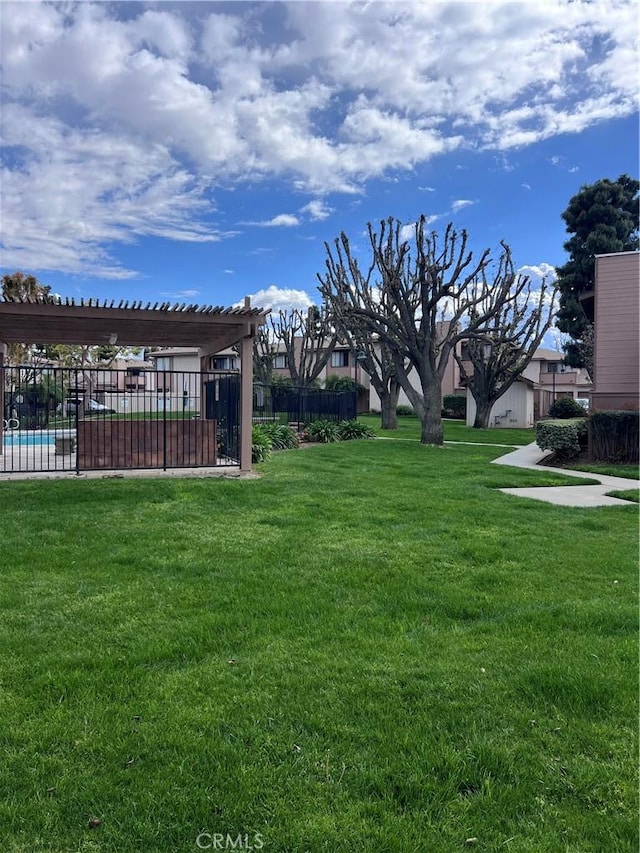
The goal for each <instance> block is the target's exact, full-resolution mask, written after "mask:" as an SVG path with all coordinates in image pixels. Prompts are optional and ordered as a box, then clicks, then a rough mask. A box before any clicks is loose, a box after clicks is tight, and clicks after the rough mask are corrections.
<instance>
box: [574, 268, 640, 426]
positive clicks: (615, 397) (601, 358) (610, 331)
mask: <svg viewBox="0 0 640 853" xmlns="http://www.w3.org/2000/svg"><path fill="white" fill-rule="evenodd" d="M585 311H586V312H587V313H588V312H589V306H588V304H587V305H585ZM592 319H593V321H594V352H593V364H594V374H595V376H594V377H593V379H594V387H593V392H592V395H591V407H592V408H593V409H638V408H640V252H619V253H617V254H612V255H597V256H596V274H595V294H594V300H593V318H592Z"/></svg>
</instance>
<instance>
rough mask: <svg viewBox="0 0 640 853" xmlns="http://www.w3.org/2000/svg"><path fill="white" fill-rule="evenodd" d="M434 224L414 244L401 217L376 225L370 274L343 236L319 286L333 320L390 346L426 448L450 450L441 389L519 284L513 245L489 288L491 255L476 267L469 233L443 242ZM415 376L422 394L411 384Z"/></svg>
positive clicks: (422, 222)
mask: <svg viewBox="0 0 640 853" xmlns="http://www.w3.org/2000/svg"><path fill="white" fill-rule="evenodd" d="M426 224H427V223H426V218H425V217H424V216H421V217H420V219H419V220H418V221H417V222H416V223H415V226H414V227H413V233H412V239H411V241H409V240H405V239H404V237H403V233H404V232H403V229H402V224H401V223H400V222H399V221H398V220H395V219H394V218H393V217H390V218H389V219H387V220H386V221H383V222H381V223H380V230H379V232H376V231H375V230H374V228H373V226H372V225H371V224H369V225H368V227H367V231H368V235H369V243H370V249H371V261H370V264H369V268H368V271H366V272H362V271H361V269H360V266H359V264H358V261H357V260H356V258H355V257H354V255H353V253H352V251H351V248H350V245H349V239H348V237H347V236H346V234H344V232H343V233H342V234H341V235H340V238H339V239H337V240H335V241H334V244H333V246H331V245H330V244H328V243H326V244H325V247H326V251H327V259H326V271H325V273H324V275H321V276H319V279H320V283H321V288H320V289H321V292H322V295H323V297H324V299H325V301H326V303H327V305H329V306H330V310H331V312H332V314H335V315H336V316H338V317H340V318H341V322H342V323H344V325H345V326H347V327H348V326H349V325H350V324H352V323H353V322H357V323H361V324H362V325H363V326H364V327H365V328H366V329H367V331H368V332H369V334H370V335H376V336H377V337H378V338H379V339H380V340H381V341H384V342H385V343H386V345H387V347H388V351H389V353H390V355H391V358H392V359H393V364H394V367H395V371H396V377H397V380H398V382H399V383H400V385H401V386H402V388H403V389H404V391H405V394H406V395H407V397H408V398H409V401H410V402H411V404H412V406H413V408H414V409H415V411H416V414H417V415H418V417H419V418H420V422H421V426H422V430H421V441H422V442H423V443H424V444H442V441H443V433H442V390H441V386H442V379H443V376H444V373H445V370H446V367H447V364H448V362H449V358H450V357H451V354H452V352H453V351H454V349H455V347H456V344H457V343H458V341H459V340H461V338H463V337H467V338H468V337H470V335H472V334H473V333H474V332H475V331H476V330H477V329H480V328H483V326H485V325H486V324H487V323H488V322H489V321H490V319H491V318H492V316H493V314H494V313H495V311H496V310H497V308H496V306H501V305H502V304H503V303H505V302H506V301H508V300H509V298H510V295H509V294H510V288H511V285H512V281H511V279H510V278H509V276H508V274H507V270H508V265H505V261H504V258H505V256H507V255H509V250H508V247H507V246H506V245H505V244H502V249H503V254H502V258H501V261H500V263H499V265H498V270H497V272H496V273H495V275H494V276H493V278H492V280H491V281H489V278H488V273H489V267H490V265H491V257H490V251H489V249H486V250H485V251H484V252H483V253H482V254H481V256H480V258H479V260H474V257H473V254H472V252H471V251H470V250H468V239H467V233H466V231H462V232H461V233H460V234H458V233H457V232H456V231H455V230H454V228H453V225H452V224H449V225H448V226H447V228H446V231H445V234H444V237H443V238H442V241H441V242H439V240H438V236H437V234H435V233H433V232H431V233H428V232H427V231H426ZM374 274H375V275H374ZM490 291H494V292H495V298H494V301H493V302H492V304H491V305H490V306H488V307H487V309H486V311H485V310H483V307H482V306H483V300H485V299H486V297H487V295H488V294H489V292H490ZM445 317H446V321H445ZM463 324H464V326H465V328H464V330H463V329H462V326H463ZM412 371H415V374H416V376H417V380H418V383H419V387H418V388H415V387H414V386H413V384H412V382H411V380H410V373H411V372H412Z"/></svg>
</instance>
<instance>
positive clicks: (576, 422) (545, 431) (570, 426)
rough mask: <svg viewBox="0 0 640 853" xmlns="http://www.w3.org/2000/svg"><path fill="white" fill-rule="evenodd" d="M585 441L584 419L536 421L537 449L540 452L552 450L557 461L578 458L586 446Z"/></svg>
mask: <svg viewBox="0 0 640 853" xmlns="http://www.w3.org/2000/svg"><path fill="white" fill-rule="evenodd" d="M586 441H587V421H586V418H572V419H571V420H558V421H538V423H537V424H536V442H537V444H538V447H539V448H540V449H541V450H552V451H553V452H554V453H555V454H556V456H557V457H558V459H572V458H573V457H574V456H578V454H579V453H580V451H581V450H582V449H583V447H584V446H585V445H586Z"/></svg>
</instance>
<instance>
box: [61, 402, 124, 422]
mask: <svg viewBox="0 0 640 853" xmlns="http://www.w3.org/2000/svg"><path fill="white" fill-rule="evenodd" d="M82 402H83V401H82V400H81V399H79V398H78V397H68V398H67V400H66V402H65V408H66V416H67V417H68V418H72V417H73V416H74V415H75V413H76V410H77V408H78V406H81V405H82ZM115 413H116V410H115V409H109V408H108V407H107V406H103V405H102V403H99V402H98V401H97V400H91V399H89V400H87V402H86V403H85V407H84V414H85V416H88V415H115Z"/></svg>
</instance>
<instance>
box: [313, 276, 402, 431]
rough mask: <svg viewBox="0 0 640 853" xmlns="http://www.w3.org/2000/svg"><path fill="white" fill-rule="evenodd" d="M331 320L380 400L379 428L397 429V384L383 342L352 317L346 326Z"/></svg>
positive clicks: (387, 347) (386, 345) (340, 318)
mask: <svg viewBox="0 0 640 853" xmlns="http://www.w3.org/2000/svg"><path fill="white" fill-rule="evenodd" d="M319 278H320V277H319ZM320 281H322V279H321V278H320ZM332 319H333V321H334V323H335V325H336V327H337V328H338V330H339V332H340V340H341V341H344V342H345V343H347V344H348V345H349V348H350V349H351V352H352V353H353V357H354V358H355V359H357V360H358V362H359V364H360V366H361V367H362V369H363V370H364V371H365V373H367V374H368V376H369V379H370V380H371V384H372V385H373V387H374V389H375V391H376V393H377V395H378V397H379V399H380V413H381V427H382V429H397V428H398V415H397V412H396V409H397V406H398V397H399V396H400V383H399V382H398V380H397V378H396V368H395V364H394V361H393V357H392V355H391V353H390V351H389V346H388V344H387V342H386V341H385V340H379V339H378V338H376V337H374V336H372V335H371V334H370V332H369V330H368V328H367V325H366V324H364V323H362V322H361V321H359V320H357V319H356V318H353V317H352V318H351V319H350V322H349V325H348V326H346V325H345V324H344V320H343V318H342V317H339V316H335V317H332Z"/></svg>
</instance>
